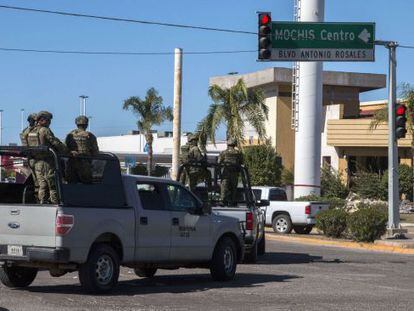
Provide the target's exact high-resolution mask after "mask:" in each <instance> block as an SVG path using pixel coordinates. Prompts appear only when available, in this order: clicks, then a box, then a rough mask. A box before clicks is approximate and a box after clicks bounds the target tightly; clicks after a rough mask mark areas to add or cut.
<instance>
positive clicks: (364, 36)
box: [358, 28, 371, 43]
mask: <svg viewBox="0 0 414 311" xmlns="http://www.w3.org/2000/svg"><path fill="white" fill-rule="evenodd" d="M358 38H360V39H361V40H362V41H364V42H365V43H368V41H369V38H371V34H370V33H369V31H368V30H367V29H366V28H364V30H362V31H361V33H360V34H359V36H358Z"/></svg>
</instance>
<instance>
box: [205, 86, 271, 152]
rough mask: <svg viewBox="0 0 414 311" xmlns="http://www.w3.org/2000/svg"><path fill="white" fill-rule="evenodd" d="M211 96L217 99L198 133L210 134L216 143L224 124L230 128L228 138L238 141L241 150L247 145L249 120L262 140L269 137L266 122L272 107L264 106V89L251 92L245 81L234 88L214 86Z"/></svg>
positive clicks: (214, 99)
mask: <svg viewBox="0 0 414 311" xmlns="http://www.w3.org/2000/svg"><path fill="white" fill-rule="evenodd" d="M208 94H209V96H210V97H211V99H212V100H213V103H212V104H211V105H210V108H209V111H208V113H207V116H206V117H205V118H204V119H202V120H201V122H200V123H199V124H198V130H199V131H201V133H206V134H207V135H208V137H209V138H210V140H211V141H212V142H213V143H215V136H216V131H217V129H218V127H219V126H220V125H221V124H224V125H226V127H227V131H226V134H227V139H229V138H232V139H236V141H237V144H238V146H239V147H240V146H241V145H242V143H243V142H244V127H245V122H246V121H247V122H248V123H250V125H251V126H252V127H253V128H254V129H255V130H256V132H257V134H258V136H259V140H260V141H261V140H264V139H265V138H266V129H265V125H264V122H265V121H266V120H267V115H268V111H269V109H268V107H267V106H266V105H265V104H264V94H263V91H262V90H261V89H247V87H246V84H245V83H244V81H243V79H239V80H238V81H237V83H236V84H235V85H233V86H232V87H230V88H222V87H220V86H218V85H212V86H210V88H209V90H208Z"/></svg>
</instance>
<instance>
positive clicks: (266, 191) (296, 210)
mask: <svg viewBox="0 0 414 311" xmlns="http://www.w3.org/2000/svg"><path fill="white" fill-rule="evenodd" d="M252 189H253V193H254V195H255V197H256V200H268V201H269V202H270V204H269V206H267V207H262V210H263V211H264V212H265V214H266V226H272V228H273V231H274V232H276V233H279V234H287V233H290V232H291V231H292V229H293V230H295V232H296V233H298V234H309V233H310V232H311V231H312V228H313V226H314V225H315V216H316V215H317V214H318V213H319V212H320V211H323V210H326V209H328V208H329V204H328V203H324V202H311V201H304V202H301V201H291V202H288V201H287V196H286V192H285V190H284V189H283V188H279V187H252Z"/></svg>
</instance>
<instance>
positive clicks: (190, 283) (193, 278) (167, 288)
mask: <svg viewBox="0 0 414 311" xmlns="http://www.w3.org/2000/svg"><path fill="white" fill-rule="evenodd" d="M296 278H300V277H299V276H296V275H273V274H255V273H237V275H236V279H235V280H234V281H231V282H214V281H212V279H211V276H210V274H191V275H190V274H188V275H165V276H164V275H163V276H155V277H153V278H150V279H136V280H128V281H120V282H119V284H118V287H116V289H115V290H114V291H113V292H111V294H110V296H131V295H145V294H156V293H173V294H180V293H190V292H202V291H206V290H210V289H217V288H251V287H259V286H263V285H262V284H263V283H272V282H285V281H288V280H290V279H296ZM26 290H28V291H30V292H42V293H46V292H47V293H53V294H66V295H68V294H73V295H81V294H83V292H82V290H81V287H80V286H77V285H57V286H31V287H28V288H27V289H26Z"/></svg>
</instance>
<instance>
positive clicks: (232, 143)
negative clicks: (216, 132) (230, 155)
mask: <svg viewBox="0 0 414 311" xmlns="http://www.w3.org/2000/svg"><path fill="white" fill-rule="evenodd" d="M227 146H233V147H234V146H237V140H236V139H235V138H229V139H227Z"/></svg>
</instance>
